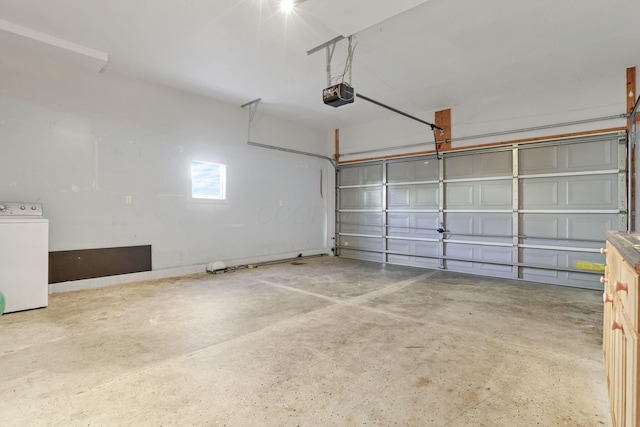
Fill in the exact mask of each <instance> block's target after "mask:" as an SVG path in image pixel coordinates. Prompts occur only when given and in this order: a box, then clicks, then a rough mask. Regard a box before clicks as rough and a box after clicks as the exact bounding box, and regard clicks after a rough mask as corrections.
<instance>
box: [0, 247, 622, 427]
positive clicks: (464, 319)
mask: <svg viewBox="0 0 640 427" xmlns="http://www.w3.org/2000/svg"><path fill="white" fill-rule="evenodd" d="M600 297H601V296H600V294H599V293H598V292H594V291H588V290H582V289H573V288H563V287H557V286H546V285H540V284H534V283H527V282H517V281H509V280H503V279H493V278H490V277H478V276H469V275H463V274H455V273H448V272H443V271H436V270H423V269H416V268H405V267H399V266H390V265H386V266H385V265H380V264H376V263H370V262H360V261H353V260H346V259H339V258H333V257H324V258H308V259H304V260H300V264H299V265H292V264H291V263H283V264H273V265H269V266H261V267H259V268H256V269H247V270H238V271H237V272H233V273H225V274H218V275H208V274H197V275H192V276H185V277H180V278H175V279H164V280H156V281H148V282H140V283H134V284H127V285H122V286H112V287H108V288H101V289H92V290H85V291H78V292H68V293H62V294H54V295H52V296H51V298H50V305H49V307H48V308H46V309H41V310H32V311H27V312H21V313H12V314H8V315H4V316H1V317H0V367H1V368H0V414H1V415H0V416H1V417H2V418H1V419H0V424H1V425H8V426H13V425H15V426H27V425H28V426H40V425H43V426H45V425H46V426H75V425H78V426H121V425H122V426H126V425H131V426H186V425H193V426H367V425H368V426H437V427H462V426H491V427H496V426H510V427H511V426H549V427H555V426H576V427H578V426H580V427H586V426H598V427H599V426H605V427H606V426H610V425H611V423H610V421H609V410H608V400H607V392H606V380H605V377H604V367H603V362H602V351H601V347H600V346H601V339H602V338H601V336H602V302H601V299H600Z"/></svg>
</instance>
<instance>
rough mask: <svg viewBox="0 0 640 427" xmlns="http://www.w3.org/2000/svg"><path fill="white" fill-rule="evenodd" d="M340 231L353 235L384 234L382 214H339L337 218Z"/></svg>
mask: <svg viewBox="0 0 640 427" xmlns="http://www.w3.org/2000/svg"><path fill="white" fill-rule="evenodd" d="M338 221H339V222H340V224H341V227H342V228H341V231H342V232H344V233H353V234H371V235H376V236H382V235H383V234H384V226H383V217H382V213H363V212H341V213H340V214H339V217H338Z"/></svg>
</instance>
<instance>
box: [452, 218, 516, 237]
mask: <svg viewBox="0 0 640 427" xmlns="http://www.w3.org/2000/svg"><path fill="white" fill-rule="evenodd" d="M445 218H446V221H445V223H446V224H447V237H448V238H450V239H461V240H467V239H468V240H477V241H487V242H498V243H510V242H511V241H512V237H513V236H512V234H511V233H512V232H511V230H513V217H512V215H511V214H506V213H483V214H481V215H480V214H476V213H472V212H470V213H448V214H447V215H446V216H445Z"/></svg>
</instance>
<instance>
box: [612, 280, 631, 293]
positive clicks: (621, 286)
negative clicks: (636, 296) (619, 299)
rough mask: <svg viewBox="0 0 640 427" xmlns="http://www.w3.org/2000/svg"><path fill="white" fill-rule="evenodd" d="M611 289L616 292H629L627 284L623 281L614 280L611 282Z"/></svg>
mask: <svg viewBox="0 0 640 427" xmlns="http://www.w3.org/2000/svg"><path fill="white" fill-rule="evenodd" d="M613 290H614V291H616V292H620V291H625V292H629V286H628V285H627V284H626V283H624V282H619V281H617V280H616V281H615V283H614V284H613Z"/></svg>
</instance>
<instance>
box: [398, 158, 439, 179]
mask: <svg viewBox="0 0 640 427" xmlns="http://www.w3.org/2000/svg"><path fill="white" fill-rule="evenodd" d="M438 174H439V172H438V161H437V160H436V159H429V158H421V159H420V160H411V161H406V160H405V161H395V162H390V163H389V164H388V166H387V181H388V182H389V183H402V182H424V181H437V180H438Z"/></svg>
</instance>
